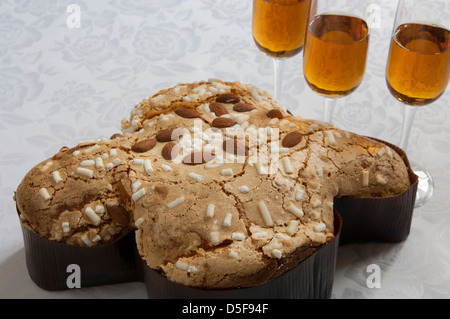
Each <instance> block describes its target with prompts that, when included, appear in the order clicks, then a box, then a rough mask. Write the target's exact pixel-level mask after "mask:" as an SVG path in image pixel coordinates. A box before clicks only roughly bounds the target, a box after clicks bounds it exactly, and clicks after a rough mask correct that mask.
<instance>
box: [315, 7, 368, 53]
mask: <svg viewBox="0 0 450 319" xmlns="http://www.w3.org/2000/svg"><path fill="white" fill-rule="evenodd" d="M324 15H339V16H343V17H351V18H357V19H360V20H361V21H363V22H364V23H365V24H366V26H367V33H366V34H365V36H364V37H362V38H361V39H359V40H358V41H354V42H352V43H358V42H363V41H365V40H366V39H367V38H368V37H370V34H371V28H370V26H369V24H368V23H367V21H366V20H365V19H363V18H361V17H359V16H357V15H352V14H349V13H345V12H337V11H336V12H324V13H321V14H317V15H315V16H314V17H312V18H311V20H310V22H309V25H308V28H309V27H310V26H311V24H312V23H313V22H314V20H315V19H316V18H317V17H319V16H324ZM313 36H314V37H316V36H315V35H314V34H313ZM322 41H325V42H327V43H332V44H339V45H346V44H348V43H342V42H334V41H328V40H322Z"/></svg>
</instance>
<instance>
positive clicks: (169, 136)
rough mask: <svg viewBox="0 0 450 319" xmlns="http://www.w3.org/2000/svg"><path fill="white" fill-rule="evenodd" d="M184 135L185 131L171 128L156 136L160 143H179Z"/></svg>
mask: <svg viewBox="0 0 450 319" xmlns="http://www.w3.org/2000/svg"><path fill="white" fill-rule="evenodd" d="M182 135H183V130H182V129H179V128H169V129H167V130H162V131H159V132H158V134H156V140H157V141H158V142H160V143H165V142H171V141H177V140H178V139H180V136H182Z"/></svg>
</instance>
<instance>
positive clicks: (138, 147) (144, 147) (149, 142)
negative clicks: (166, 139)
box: [131, 138, 156, 153]
mask: <svg viewBox="0 0 450 319" xmlns="http://www.w3.org/2000/svg"><path fill="white" fill-rule="evenodd" d="M155 145H156V139H155V138H149V139H146V140H143V141H140V142H137V143H136V144H134V145H133V146H132V147H131V150H132V151H133V152H136V153H145V152H148V151H150V150H152V149H153V148H154V147H155Z"/></svg>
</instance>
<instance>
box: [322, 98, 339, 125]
mask: <svg viewBox="0 0 450 319" xmlns="http://www.w3.org/2000/svg"><path fill="white" fill-rule="evenodd" d="M336 104H337V99H331V98H325V102H324V108H323V120H324V122H327V123H332V122H333V114H334V109H335V108H336Z"/></svg>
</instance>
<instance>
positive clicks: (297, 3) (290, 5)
mask: <svg viewBox="0 0 450 319" xmlns="http://www.w3.org/2000/svg"><path fill="white" fill-rule="evenodd" d="M256 1H258V0H256ZM262 1H264V2H267V3H268V4H272V5H274V6H280V7H293V6H298V5H299V4H301V3H303V2H306V1H307V0H303V1H301V2H296V3H290V4H282V3H276V2H274V1H273V0H262Z"/></svg>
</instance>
